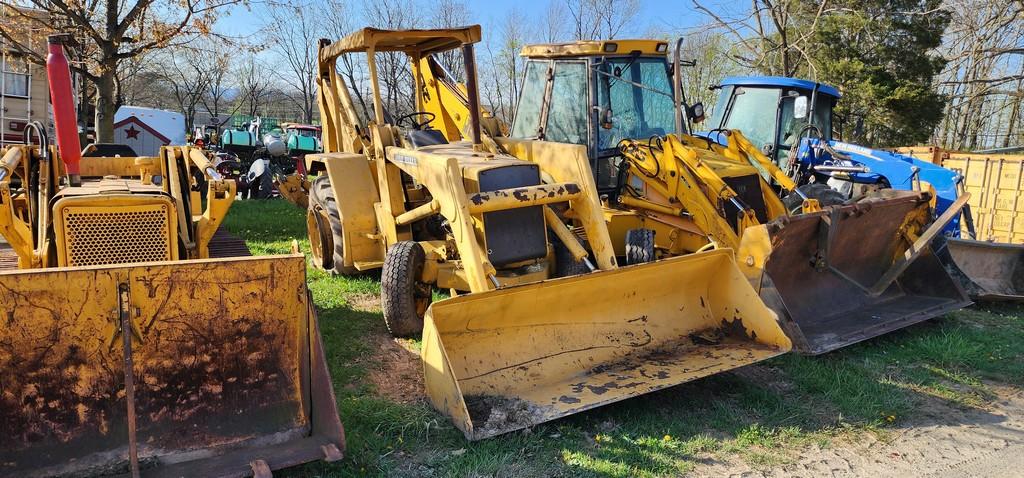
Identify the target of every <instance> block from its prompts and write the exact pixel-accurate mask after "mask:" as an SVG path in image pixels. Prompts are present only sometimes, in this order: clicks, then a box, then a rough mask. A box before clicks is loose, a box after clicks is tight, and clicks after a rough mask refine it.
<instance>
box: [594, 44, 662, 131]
mask: <svg viewBox="0 0 1024 478" xmlns="http://www.w3.org/2000/svg"><path fill="white" fill-rule="evenodd" d="M596 75H597V91H598V96H597V99H598V105H599V106H600V108H601V113H600V117H599V118H598V123H599V126H600V127H599V128H598V132H599V133H598V134H599V135H600V142H599V145H598V146H599V148H600V149H611V148H615V147H617V146H618V144H619V141H622V140H623V139H626V138H632V139H647V138H650V137H651V136H655V135H658V136H664V135H666V134H669V133H672V132H673V131H674V130H675V108H673V105H672V86H671V82H670V81H669V77H668V71H667V70H666V69H665V60H664V59H662V58H614V59H610V60H608V61H606V62H604V63H602V64H600V65H599V66H598V67H597V72H596Z"/></svg>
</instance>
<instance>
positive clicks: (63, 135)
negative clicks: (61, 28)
mask: <svg viewBox="0 0 1024 478" xmlns="http://www.w3.org/2000/svg"><path fill="white" fill-rule="evenodd" d="M68 38H69V35H66V34H64V35H51V36H49V37H47V50H48V54H47V55H46V75H47V78H48V79H49V82H50V103H51V104H53V124H54V128H56V130H57V149H58V151H60V158H61V160H63V161H64V168H65V169H66V170H67V173H68V181H69V182H70V183H71V185H72V186H80V185H81V184H82V178H81V176H80V174H79V168H78V165H79V163H80V162H81V160H82V144H81V143H80V142H79V141H78V119H77V116H78V115H76V114H75V95H74V91H73V90H72V89H71V66H70V65H69V64H68V58H67V56H66V55H64V42H65V41H66V40H67V39H68Z"/></svg>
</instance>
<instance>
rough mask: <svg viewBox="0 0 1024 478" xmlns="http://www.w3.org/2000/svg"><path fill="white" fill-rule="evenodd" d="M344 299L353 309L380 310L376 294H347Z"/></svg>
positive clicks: (378, 298) (364, 310)
mask: <svg viewBox="0 0 1024 478" xmlns="http://www.w3.org/2000/svg"><path fill="white" fill-rule="evenodd" d="M345 301H346V302H348V306H349V307H351V308H352V309H354V310H360V311H363V312H380V296H379V295H377V294H348V295H346V296H345Z"/></svg>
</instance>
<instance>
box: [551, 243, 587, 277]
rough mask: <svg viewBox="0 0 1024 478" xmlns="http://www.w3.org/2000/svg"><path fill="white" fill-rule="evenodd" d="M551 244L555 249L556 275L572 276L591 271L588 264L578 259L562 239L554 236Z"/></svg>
mask: <svg viewBox="0 0 1024 478" xmlns="http://www.w3.org/2000/svg"><path fill="white" fill-rule="evenodd" d="M551 246H552V248H553V249H554V250H555V277H572V276H578V275H580V274H586V273H588V272H590V268H589V267H587V264H586V263H584V262H583V261H577V260H576V258H574V257H573V256H572V252H571V251H570V250H569V248H568V247H566V246H565V244H564V243H562V241H561V240H559V239H558V238H554V239H553V241H552V244H551Z"/></svg>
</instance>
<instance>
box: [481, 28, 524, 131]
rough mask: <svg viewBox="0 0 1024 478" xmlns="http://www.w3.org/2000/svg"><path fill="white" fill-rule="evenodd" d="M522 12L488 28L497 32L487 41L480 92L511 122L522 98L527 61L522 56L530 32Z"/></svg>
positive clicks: (503, 118) (503, 117) (493, 111)
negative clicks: (520, 96) (521, 91)
mask: <svg viewBox="0 0 1024 478" xmlns="http://www.w3.org/2000/svg"><path fill="white" fill-rule="evenodd" d="M527 23H528V22H526V21H525V18H523V16H522V14H521V13H519V12H518V11H516V10H513V11H511V12H509V14H508V15H507V16H506V17H505V18H504V19H503V21H502V22H501V23H500V24H499V25H498V26H497V28H493V29H488V30H489V31H491V32H492V35H494V36H493V37H491V38H492V40H491V41H489V42H487V43H485V49H486V52H487V54H486V57H487V62H486V64H485V65H484V70H485V71H486V72H487V74H481V79H482V81H481V83H482V85H483V87H482V91H481V95H483V96H484V101H485V102H487V103H488V104H489V105H490V107H491V111H492V113H493V114H494V116H495V117H497V118H500V119H501V120H503V121H505V122H506V123H511V121H512V116H513V115H514V113H515V108H516V104H517V102H518V101H519V85H520V82H521V81H522V78H521V76H522V72H523V68H524V64H525V61H524V59H523V58H522V57H521V56H519V53H520V51H521V50H522V48H523V46H524V45H526V43H527V41H528V40H527V38H528V35H527V32H526V31H525V28H524V26H525V25H526V24H527Z"/></svg>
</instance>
